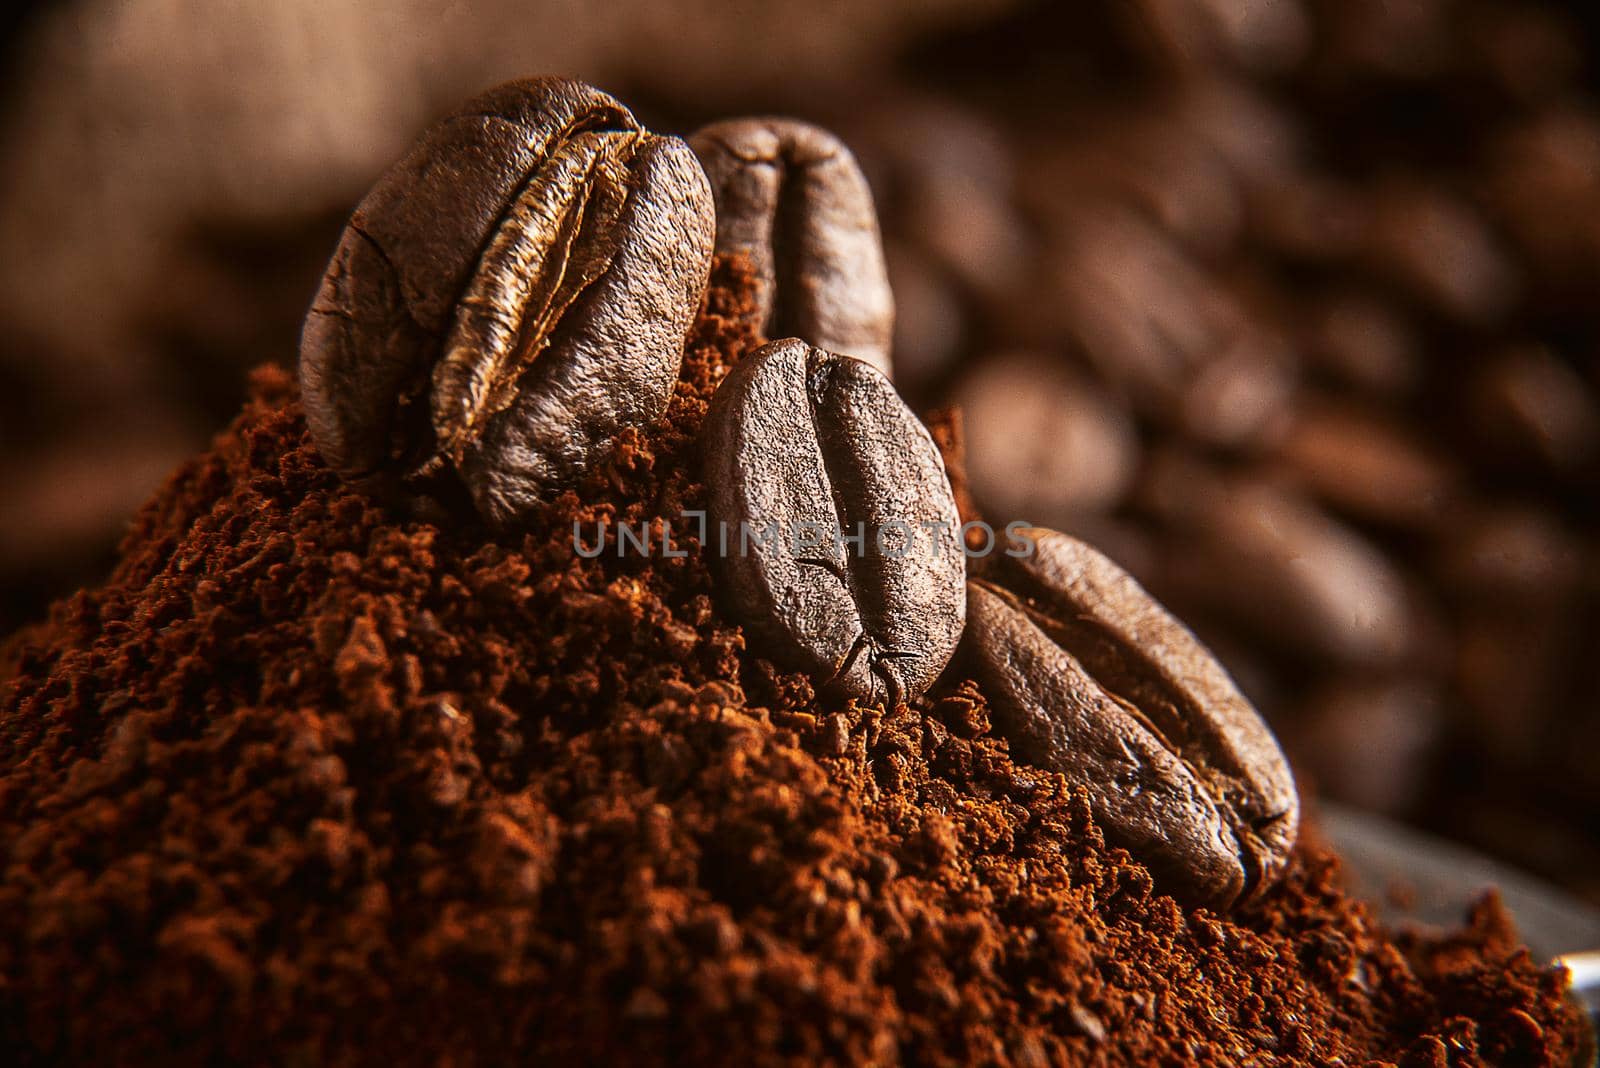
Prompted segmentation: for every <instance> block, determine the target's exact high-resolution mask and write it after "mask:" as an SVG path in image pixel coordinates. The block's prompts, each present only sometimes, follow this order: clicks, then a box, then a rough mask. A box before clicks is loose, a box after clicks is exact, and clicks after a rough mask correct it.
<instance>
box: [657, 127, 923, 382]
mask: <svg viewBox="0 0 1600 1068" xmlns="http://www.w3.org/2000/svg"><path fill="white" fill-rule="evenodd" d="M689 143H690V144H691V145H692V146H693V147H694V150H695V152H696V153H697V154H698V155H699V157H700V162H701V164H702V165H704V167H705V171H706V175H707V176H708V177H709V178H710V179H711V189H712V192H713V194H714V195H715V197H716V204H717V251H718V252H736V253H742V254H743V255H745V256H746V257H748V258H749V260H750V262H751V264H752V265H753V266H754V267H755V270H756V277H757V279H758V290H757V294H756V300H757V304H758V307H759V308H760V314H761V316H762V324H761V330H762V333H764V334H765V335H766V336H767V337H769V338H782V337H798V338H802V339H803V340H805V341H806V342H808V343H810V344H812V345H816V346H818V347H820V348H823V349H826V350H828V351H830V352H841V353H845V354H847V355H850V356H854V357H856V358H857V359H862V360H866V361H867V362H868V363H870V364H872V365H873V366H874V367H876V368H877V369H878V370H880V371H882V372H883V373H884V374H886V375H887V374H890V373H891V371H890V364H889V344H890V341H891V339H892V337H893V333H894V297H893V296H892V295H891V293H890V291H889V276H888V272H887V270H886V269H885V267H884V262H883V243H882V240H881V239H880V237H879V235H878V216H877V212H876V211H875V210H874V208H873V205H872V191H871V190H870V189H868V188H867V180H866V178H865V177H864V176H863V175H862V173H861V168H860V167H858V166H857V165H856V160H855V157H854V156H853V155H851V154H850V150H849V149H848V148H846V147H845V146H844V144H843V143H841V142H840V141H839V139H838V138H836V137H834V136H833V135H832V134H830V133H828V132H827V131H826V130H822V129H819V128H817V127H815V126H812V125H809V124H807V123H803V122H797V121H794V120H792V119H776V118H770V119H730V120H728V121H726V122H718V123H713V124H712V125H710V126H707V127H704V128H703V129H701V130H700V131H699V132H698V133H696V134H695V135H694V136H693V137H691V138H690V139H689Z"/></svg>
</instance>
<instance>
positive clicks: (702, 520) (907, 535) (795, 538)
mask: <svg viewBox="0 0 1600 1068" xmlns="http://www.w3.org/2000/svg"><path fill="white" fill-rule="evenodd" d="M679 518H680V519H681V520H683V521H685V522H690V521H692V522H693V523H694V524H695V525H696V528H697V530H698V533H697V534H695V535H694V539H695V541H696V542H698V543H699V545H700V546H701V547H702V548H710V547H711V546H712V540H711V538H710V536H709V535H710V533H711V523H710V521H709V519H708V517H707V514H706V512H704V511H703V510H697V509H685V510H684V511H682V512H680V513H679ZM654 525H655V524H654V521H653V520H647V519H642V520H640V521H639V524H638V529H637V530H635V529H634V528H633V527H632V526H630V525H629V524H627V523H613V522H612V521H611V520H609V519H606V518H604V517H602V518H600V519H599V520H597V521H596V522H595V524H594V535H595V536H594V539H593V540H592V541H586V540H585V539H584V531H583V521H582V520H578V519H574V520H573V521H572V549H573V551H574V552H576V553H577V554H578V555H579V556H581V557H583V558H584V559H585V560H593V559H595V558H597V557H599V556H602V555H604V554H605V552H606V548H607V533H608V531H615V534H614V535H613V537H612V539H611V540H612V541H613V542H614V544H615V546H616V555H617V556H619V557H620V556H628V555H630V554H631V555H637V556H645V557H648V556H651V555H654V553H653V552H652V550H658V552H659V555H660V556H661V558H662V559H666V560H681V559H683V558H684V557H687V556H688V555H689V550H688V549H680V548H678V547H677V546H676V545H675V544H674V542H673V538H672V527H671V526H670V525H669V524H666V523H663V524H661V534H660V537H659V538H658V537H656V536H655V535H654V534H653V533H652V529H651V528H652V527H653V526H654ZM736 526H737V537H734V536H733V532H734V527H735V525H734V524H730V523H727V522H725V521H722V520H718V521H717V523H716V528H717V536H716V541H715V547H716V550H717V555H718V556H722V557H726V556H728V555H729V553H730V552H736V553H737V554H738V555H739V556H748V555H750V552H751V550H752V549H755V550H757V551H759V550H762V549H769V550H770V549H774V548H777V547H778V546H779V545H783V546H787V547H788V549H789V551H790V553H792V554H793V555H794V556H795V558H796V559H797V560H799V562H800V563H809V564H813V565H815V566H818V567H834V566H836V565H835V564H834V563H833V560H832V559H831V558H820V557H818V558H810V557H806V556H805V555H804V554H806V553H808V552H810V553H816V552H824V551H829V552H831V553H832V554H834V555H837V554H840V553H848V552H850V551H852V550H853V551H854V555H855V557H856V558H857V559H865V558H866V557H867V556H869V555H878V556H883V557H887V558H888V559H891V560H902V559H905V558H906V557H907V556H909V555H910V554H911V553H912V552H913V551H915V550H916V548H917V547H918V546H919V545H923V544H926V545H928V546H929V547H930V548H931V550H932V554H931V555H932V557H933V558H934V559H939V558H941V557H942V556H943V555H944V553H945V538H944V535H946V534H948V533H949V532H950V530H951V524H950V523H947V522H945V521H943V520H937V519H919V520H915V521H907V520H903V519H889V520H886V521H884V522H881V523H875V524H871V527H872V529H871V530H870V531H869V530H868V526H869V524H867V523H866V522H865V521H864V520H863V521H858V522H857V523H856V525H855V533H853V534H852V533H850V532H849V529H848V528H847V527H842V526H841V527H831V526H829V525H828V524H826V523H819V522H814V521H811V520H800V521H797V522H791V523H779V522H778V521H776V520H773V521H769V522H767V523H763V524H760V525H757V524H753V523H750V522H748V521H740V522H739V523H738V524H737V525H736ZM918 529H920V530H921V531H922V532H923V533H924V534H927V535H929V537H928V538H927V539H926V541H925V542H924V540H923V539H918V538H917V537H916V536H915V534H914V530H918ZM956 529H957V530H959V532H960V537H959V538H957V539H956V540H957V543H958V545H959V546H960V549H961V552H962V554H963V555H964V556H966V558H967V559H969V560H978V559H983V558H984V557H987V556H991V555H993V554H994V553H995V552H997V551H1003V552H1004V553H1005V555H1007V556H1010V557H1013V558H1015V559H1025V558H1027V557H1029V556H1032V555H1033V554H1034V552H1035V551H1037V545H1036V543H1035V541H1034V539H1033V537H1032V535H1030V534H1029V533H1028V532H1029V530H1031V529H1033V524H1032V523H1029V522H1027V521H1026V520H1022V519H1015V520H1012V521H1011V522H1009V523H1007V524H1006V525H1005V527H1004V528H1002V529H1003V532H1004V534H1005V540H1004V543H1003V544H1004V545H1005V546H1006V548H1005V549H1004V550H1001V548H1000V547H1001V545H1002V541H1001V539H1000V532H998V531H996V530H995V528H994V527H993V526H991V525H989V524H988V523H986V522H984V521H983V520H981V519H974V520H970V521H969V522H966V523H962V524H961V526H960V527H958V528H956ZM974 531H981V532H982V535H983V540H982V543H981V544H976V545H975V544H973V539H972V538H971V537H969V535H970V534H971V533H972V532H974ZM873 550H875V553H874V552H873Z"/></svg>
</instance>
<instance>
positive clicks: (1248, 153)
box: [1175, 72, 1304, 193]
mask: <svg viewBox="0 0 1600 1068" xmlns="http://www.w3.org/2000/svg"><path fill="white" fill-rule="evenodd" d="M1214 73H1215V72H1214ZM1175 106H1176V109H1177V113H1178V116H1179V118H1180V120H1181V121H1182V122H1183V123H1184V124H1185V125H1186V126H1188V127H1189V128H1191V129H1193V130H1194V131H1195V132H1196V133H1198V134H1199V135H1200V136H1201V138H1202V139H1204V140H1205V142H1206V143H1207V144H1209V145H1211V146H1212V148H1214V149H1215V150H1216V151H1217V153H1218V154H1219V155H1220V156H1221V157H1222V159H1223V160H1224V161H1225V162H1226V163H1227V165H1228V167H1229V168H1230V169H1231V170H1232V172H1233V174H1234V177H1235V178H1236V179H1237V180H1238V181H1239V182H1240V183H1241V184H1242V185H1243V186H1244V187H1245V189H1246V190H1247V191H1249V192H1253V193H1254V192H1259V191H1261V190H1263V189H1266V188H1267V187H1269V186H1270V185H1271V184H1273V183H1275V182H1279V181H1282V180H1284V179H1285V178H1286V177H1288V176H1289V175H1291V174H1292V173H1294V172H1295V171H1296V169H1297V168H1298V167H1299V166H1300V160H1301V156H1302V155H1303V154H1304V145H1303V141H1304V137H1303V134H1302V132H1301V129H1300V127H1299V124H1298V123H1297V121H1296V119H1295V117H1294V116H1292V115H1291V114H1290V112H1289V111H1288V110H1287V109H1285V108H1284V107H1283V106H1281V105H1280V104H1279V103H1277V102H1276V101H1275V100H1274V99H1272V98H1271V97H1269V96H1268V95H1267V94H1266V93H1265V92H1264V91H1263V88H1262V87H1260V86H1257V85H1253V84H1251V83H1249V82H1244V81H1235V80H1232V79H1229V78H1224V77H1217V76H1213V77H1212V78H1211V79H1209V80H1206V81H1203V82H1196V83H1193V84H1191V85H1189V86H1187V87H1186V89H1185V91H1184V92H1183V94H1182V95H1181V96H1180V97H1179V98H1178V99H1177V100H1176V101H1175Z"/></svg>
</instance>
